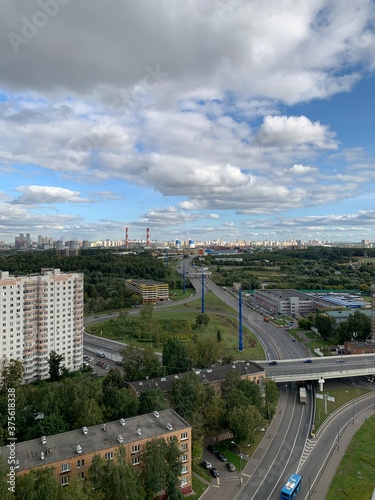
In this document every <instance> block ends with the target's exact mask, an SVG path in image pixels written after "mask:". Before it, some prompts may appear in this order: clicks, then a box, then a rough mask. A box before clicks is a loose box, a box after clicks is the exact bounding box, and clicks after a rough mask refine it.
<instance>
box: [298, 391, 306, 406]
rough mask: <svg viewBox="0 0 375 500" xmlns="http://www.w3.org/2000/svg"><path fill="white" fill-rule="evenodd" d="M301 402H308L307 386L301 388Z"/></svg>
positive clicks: (302, 403)
mask: <svg viewBox="0 0 375 500" xmlns="http://www.w3.org/2000/svg"><path fill="white" fill-rule="evenodd" d="M299 402H300V404H301V405H304V404H306V388H305V387H300V388H299Z"/></svg>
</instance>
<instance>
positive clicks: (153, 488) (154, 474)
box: [142, 438, 182, 500]
mask: <svg viewBox="0 0 375 500" xmlns="http://www.w3.org/2000/svg"><path fill="white" fill-rule="evenodd" d="M180 456H181V452H180V449H179V447H178V442H177V440H176V438H173V439H172V440H171V441H169V443H167V442H166V441H165V440H164V439H153V440H152V441H149V442H148V443H146V445H145V448H144V452H143V455H142V460H143V470H142V479H143V484H144V487H145V490H146V492H147V496H148V497H149V498H154V497H155V495H156V494H157V493H159V492H160V491H164V492H165V494H166V497H167V498H170V499H173V500H179V499H181V498H182V495H181V492H180V486H179V476H180V475H181V461H180Z"/></svg>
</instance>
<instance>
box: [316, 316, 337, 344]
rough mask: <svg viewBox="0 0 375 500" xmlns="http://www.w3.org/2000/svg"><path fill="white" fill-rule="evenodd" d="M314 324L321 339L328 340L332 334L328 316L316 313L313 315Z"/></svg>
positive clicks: (330, 321) (331, 325)
mask: <svg viewBox="0 0 375 500" xmlns="http://www.w3.org/2000/svg"><path fill="white" fill-rule="evenodd" d="M315 326H316V328H317V329H318V332H319V334H320V336H321V337H322V339H323V340H328V339H330V338H332V336H333V324H332V320H331V318H330V317H329V316H326V315H325V314H317V315H316V316H315Z"/></svg>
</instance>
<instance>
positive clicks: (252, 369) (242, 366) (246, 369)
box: [129, 361, 264, 393]
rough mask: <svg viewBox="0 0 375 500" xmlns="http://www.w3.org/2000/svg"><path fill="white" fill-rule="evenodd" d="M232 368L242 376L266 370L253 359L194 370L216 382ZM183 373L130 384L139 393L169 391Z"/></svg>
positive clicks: (202, 380)
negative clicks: (154, 390) (156, 390)
mask: <svg viewBox="0 0 375 500" xmlns="http://www.w3.org/2000/svg"><path fill="white" fill-rule="evenodd" d="M232 370H236V371H237V372H238V373H239V374H240V375H241V376H249V375H252V374H259V373H263V372H264V370H263V368H262V367H261V366H259V365H257V364H256V363H254V362H253V361H237V362H236V363H233V364H231V365H221V366H215V367H212V368H205V369H201V370H194V371H193V373H195V374H196V375H197V377H199V379H200V381H201V382H203V383H211V384H213V383H215V382H223V381H224V380H225V377H226V376H227V373H228V372H230V371H232ZM186 373H191V372H186ZM182 375H184V374H183V373H179V374H177V375H166V376H165V377H158V378H151V379H146V380H137V381H136V382H129V385H130V386H131V387H132V388H133V390H134V391H135V392H137V393H140V392H145V391H148V390H150V389H160V390H161V391H162V392H169V391H171V390H172V388H173V382H174V381H175V380H177V379H179V378H180V377H181V376H182Z"/></svg>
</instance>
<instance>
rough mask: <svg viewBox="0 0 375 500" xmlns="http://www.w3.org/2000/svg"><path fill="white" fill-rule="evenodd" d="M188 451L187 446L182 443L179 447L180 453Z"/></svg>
mask: <svg viewBox="0 0 375 500" xmlns="http://www.w3.org/2000/svg"><path fill="white" fill-rule="evenodd" d="M187 450H188V444H187V443H182V445H181V451H187Z"/></svg>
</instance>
